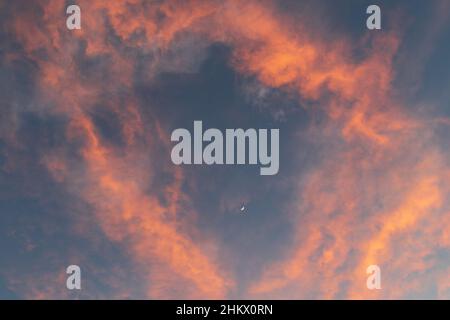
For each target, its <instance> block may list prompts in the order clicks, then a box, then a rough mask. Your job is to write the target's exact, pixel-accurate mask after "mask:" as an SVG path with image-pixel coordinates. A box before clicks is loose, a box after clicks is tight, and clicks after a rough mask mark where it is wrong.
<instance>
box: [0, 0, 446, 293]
mask: <svg viewBox="0 0 450 320" xmlns="http://www.w3.org/2000/svg"><path fill="white" fill-rule="evenodd" d="M372 2H373V1H365V0H359V1H356V0H345V1H344V0H340V1H335V0H333V1H331V0H320V1H312V0H307V1H306V0H303V1H294V0H286V1H281V0H277V1H275V0H262V1H256V0H246V1H241V0H236V1H216V0H209V1H193V0H188V1H186V0H167V1H163V0H161V1H159V0H155V1H143V0H121V1H106V0H105V1H103V0H90V1H88V0H77V1H55V0H36V1H25V0H15V1H10V0H0V107H1V116H0V252H1V255H0V299H450V198H449V195H450V183H449V181H450V153H449V151H448V150H449V147H450V139H449V138H450V102H449V101H450V90H448V88H449V86H450V62H449V56H450V42H449V41H448V39H449V38H450V17H449V15H450V2H449V1H446V0H442V1H440V0H430V1H419V0H409V1H406V0H395V1H386V0H378V1H376V4H377V5H379V7H380V8H381V17H382V20H381V21H382V28H381V30H368V29H367V27H366V19H367V18H368V15H367V14H366V9H367V7H368V6H369V5H371V4H374V3H375V2H373V3H372ZM70 4H77V5H79V7H80V8H81V29H80V30H68V29H67V27H66V19H67V17H68V15H67V14H66V8H67V6H68V5H70ZM196 120H201V121H202V123H203V127H204V128H205V129H206V128H218V129H219V130H221V131H224V130H225V129H227V128H243V129H248V128H256V129H279V132H280V141H279V145H280V152H279V158H280V164H279V172H278V173H277V174H276V175H271V176H262V175H260V174H259V166H255V165H179V166H178V165H175V164H174V163H173V162H172V160H171V150H172V148H173V146H174V142H172V141H171V133H172V132H173V131H174V130H175V129H177V128H187V129H188V130H190V131H191V132H192V130H193V123H194V121H196ZM242 205H244V206H245V210H244V211H243V212H241V210H240V208H241V207H242ZM69 265H78V266H79V267H80V269H81V286H82V288H81V290H68V289H67V288H66V279H67V277H68V275H67V274H66V268H67V267H68V266H69ZM370 265H377V266H379V267H380V270H381V289H375V290H369V289H368V288H367V285H366V281H367V278H368V276H369V275H368V274H367V272H366V271H367V268H368V267H369V266H370Z"/></svg>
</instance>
